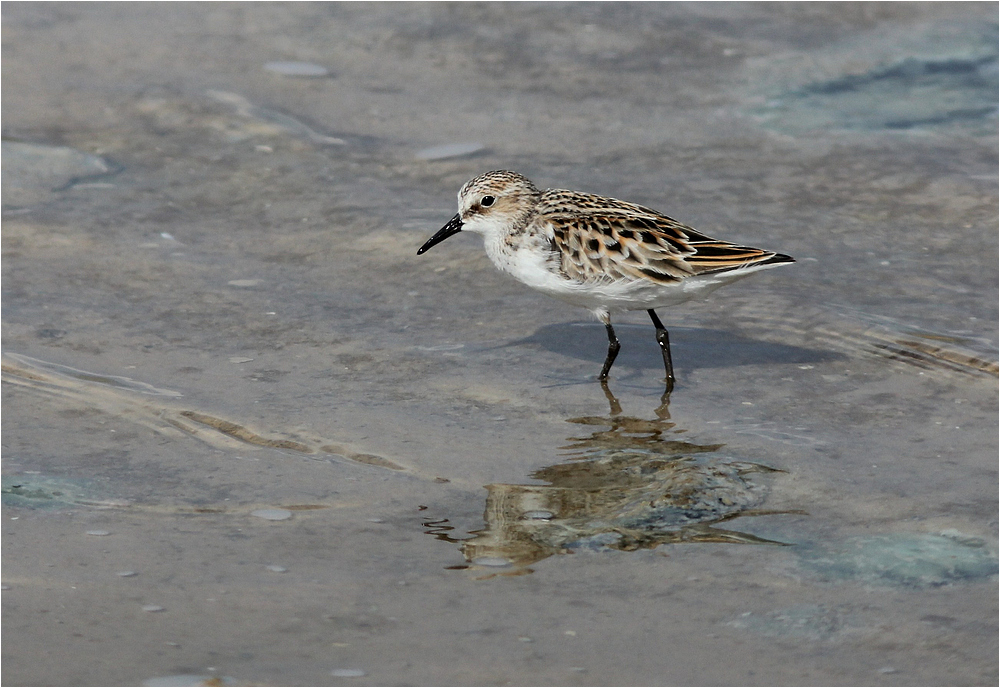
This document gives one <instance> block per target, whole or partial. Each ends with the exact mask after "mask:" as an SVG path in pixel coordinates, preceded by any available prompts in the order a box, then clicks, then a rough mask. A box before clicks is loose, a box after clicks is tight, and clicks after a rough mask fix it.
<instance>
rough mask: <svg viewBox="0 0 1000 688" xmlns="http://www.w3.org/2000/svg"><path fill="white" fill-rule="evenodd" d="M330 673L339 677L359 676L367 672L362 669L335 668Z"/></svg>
mask: <svg viewBox="0 0 1000 688" xmlns="http://www.w3.org/2000/svg"><path fill="white" fill-rule="evenodd" d="M330 675H331V676H336V677H338V678H358V677H359V676H364V675H365V672H364V671H362V670H361V669H334V670H333V671H331V672H330Z"/></svg>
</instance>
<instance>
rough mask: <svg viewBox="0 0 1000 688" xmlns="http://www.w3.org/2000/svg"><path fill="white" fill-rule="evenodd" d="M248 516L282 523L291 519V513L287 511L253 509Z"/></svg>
mask: <svg viewBox="0 0 1000 688" xmlns="http://www.w3.org/2000/svg"><path fill="white" fill-rule="evenodd" d="M250 515H251V516H256V517H257V518H263V519H265V520H267V521H284V520H286V519H289V518H291V517H292V512H291V511H289V510H288V509H254V510H253V511H251V512H250Z"/></svg>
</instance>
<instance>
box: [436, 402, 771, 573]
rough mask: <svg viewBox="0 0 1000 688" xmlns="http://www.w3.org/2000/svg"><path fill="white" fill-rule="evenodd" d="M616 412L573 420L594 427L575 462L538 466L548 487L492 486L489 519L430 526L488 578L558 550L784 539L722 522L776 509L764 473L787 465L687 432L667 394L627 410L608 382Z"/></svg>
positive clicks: (579, 442) (573, 443) (575, 451)
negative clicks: (646, 409) (467, 528)
mask: <svg viewBox="0 0 1000 688" xmlns="http://www.w3.org/2000/svg"><path fill="white" fill-rule="evenodd" d="M602 386H603V388H604V392H605V395H606V396H607V398H608V402H609V404H610V407H611V413H610V414H609V415H608V416H603V417H602V416H587V417H581V418H570V419H568V422H570V423H576V424H578V425H581V426H589V427H591V428H594V430H593V432H591V433H590V434H589V435H586V436H581V437H571V438H569V440H570V444H568V445H566V446H565V447H563V449H565V450H566V451H567V452H569V454H568V458H569V460H568V461H565V462H563V463H559V464H555V465H552V466H547V467H545V468H541V469H539V470H537V471H535V472H534V473H532V474H531V477H532V478H534V479H535V480H544V481H546V482H547V483H548V485H512V484H495V485H487V486H486V490H487V493H488V494H487V497H486V511H485V514H484V518H485V521H486V527H485V528H483V529H482V530H477V531H472V533H471V536H472V537H470V538H456V537H453V535H452V531H453V530H454V529H453V527H451V526H450V525H448V521H447V519H442V520H437V521H426V522H425V523H424V526H425V527H426V528H427V529H428V530H427V532H428V533H431V534H433V535H435V536H437V537H438V538H439V539H442V540H446V541H448V542H453V543H460V546H461V550H462V554H463V556H464V557H465V560H466V562H468V563H467V564H465V565H462V566H457V567H452V568H475V569H482V570H483V571H484V573H486V574H487V577H491V576H495V575H520V574H524V573H530V572H531V569H529V568H527V567H528V566H529V565H530V564H532V563H534V562H537V561H540V560H542V559H545V558H547V557H550V556H552V555H554V554H569V553H573V552H580V551H587V550H590V551H594V550H608V549H613V550H621V551H633V550H637V549H653V548H655V547H657V546H659V545H661V544H665V543H679V542H687V543H690V542H715V543H735V544H767V545H781V544H784V543H780V542H775V541H772V540H765V539H763V538H760V537H757V536H755V535H751V534H749V533H743V532H739V531H736V530H729V529H725V528H721V527H719V524H721V523H723V522H725V521H729V520H732V519H735V518H737V517H740V516H753V515H762V514H773V513H787V512H773V511H761V510H760V509H759V508H758V507H759V506H760V505H761V503H762V502H763V500H764V497H765V495H766V486H765V485H764V484H763V482H762V481H761V480H760V479H759V476H761V475H762V474H765V473H774V472H777V471H776V469H773V468H769V467H767V466H763V465H761V464H757V463H750V462H747V461H739V460H737V459H734V458H733V457H729V456H725V455H724V454H720V453H719V450H720V449H721V448H722V447H723V445H721V444H697V443H695V442H691V441H687V440H685V439H681V437H680V436H681V434H682V433H683V432H684V431H683V429H678V428H677V427H676V425H675V424H674V423H673V422H671V420H670V413H669V410H668V403H669V400H668V398H667V396H666V395H665V396H664V398H663V399H662V401H661V404H660V406H659V407H657V409H656V411H655V418H654V419H652V420H644V419H641V418H634V417H631V416H625V415H622V409H621V405H620V404H619V402H618V399H617V398H615V396H614V395H613V394H612V393H611V391H610V390H609V389H608V387H607V385H606V384H604V385H602Z"/></svg>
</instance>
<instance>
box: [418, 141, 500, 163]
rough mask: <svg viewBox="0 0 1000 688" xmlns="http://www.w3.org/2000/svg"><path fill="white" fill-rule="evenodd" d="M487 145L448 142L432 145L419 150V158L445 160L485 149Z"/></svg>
mask: <svg viewBox="0 0 1000 688" xmlns="http://www.w3.org/2000/svg"><path fill="white" fill-rule="evenodd" d="M483 148H485V146H483V144H481V143H446V144H444V145H442V146H432V147H430V148H424V149H423V150H421V151H417V158H418V159H419V160H444V159H446V158H460V157H462V156H464V155H472V154H473V153H478V152H479V151H481V150H483Z"/></svg>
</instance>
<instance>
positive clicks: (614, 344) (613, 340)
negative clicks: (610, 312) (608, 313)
mask: <svg viewBox="0 0 1000 688" xmlns="http://www.w3.org/2000/svg"><path fill="white" fill-rule="evenodd" d="M604 326H605V327H606V328H608V357H607V358H605V359H604V367H603V368H601V377H600V379H601V380H607V379H608V371H609V370H611V366H613V365H614V363H615V359H616V358H617V357H618V350H619V349H621V348H622V345H621V342H619V341H618V337H616V336H615V328H613V327H611V321H610V320H609V321H608V322H606V323H604Z"/></svg>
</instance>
